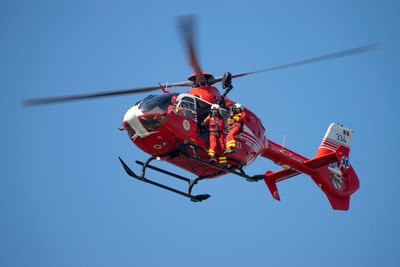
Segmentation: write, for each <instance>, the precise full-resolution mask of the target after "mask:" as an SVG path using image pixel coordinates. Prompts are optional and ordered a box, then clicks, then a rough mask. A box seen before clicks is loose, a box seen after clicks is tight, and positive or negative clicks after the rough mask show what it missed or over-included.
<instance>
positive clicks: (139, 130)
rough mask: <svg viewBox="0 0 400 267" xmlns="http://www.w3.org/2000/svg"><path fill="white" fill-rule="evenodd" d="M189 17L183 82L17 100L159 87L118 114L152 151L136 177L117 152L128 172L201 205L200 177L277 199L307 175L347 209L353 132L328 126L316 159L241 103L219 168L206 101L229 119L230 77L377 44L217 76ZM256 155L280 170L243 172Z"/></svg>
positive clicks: (184, 24)
mask: <svg viewBox="0 0 400 267" xmlns="http://www.w3.org/2000/svg"><path fill="white" fill-rule="evenodd" d="M194 22H195V17H194V16H193V15H187V16H181V17H179V18H178V24H179V26H180V31H181V33H182V36H183V41H184V45H185V48H186V50H187V54H188V55H189V62H190V66H191V68H192V69H193V71H194V74H193V75H191V76H190V77H189V78H188V80H187V81H183V82H177V83H172V84H169V85H167V84H164V85H161V84H158V85H157V86H150V87H143V88H133V89H125V90H118V91H108V92H100V93H94V94H81V95H70V96H60V97H45V98H34V99H28V100H25V101H24V102H23V103H24V105H26V106H31V105H40V104H48V103H58V102H63V101H72V100H81V99H89V98H97V97H106V96H113V95H126V94H134V93H143V92H150V91H159V90H161V91H162V94H160V95H149V96H147V97H146V98H144V99H143V100H140V101H138V102H137V103H136V104H135V105H134V106H132V107H131V108H130V109H129V110H128V111H127V112H126V113H125V115H124V117H123V122H122V127H121V128H120V130H121V131H125V132H126V133H127V135H128V137H129V139H130V140H131V141H132V142H133V144H135V145H136V146H137V147H138V148H140V149H141V150H143V151H144V152H146V153H148V154H149V155H150V157H149V158H148V159H147V160H145V161H136V163H137V164H138V165H140V166H141V173H140V174H137V173H135V172H134V171H133V170H132V169H131V168H130V167H129V166H128V165H127V164H126V163H125V162H124V161H123V160H122V159H121V158H120V157H119V160H120V162H121V164H122V166H123V168H124V170H125V171H126V173H127V174H128V175H129V176H131V177H133V178H135V179H137V180H139V181H142V182H145V183H148V184H152V185H154V186H157V187H161V188H163V189H165V190H168V191H171V192H173V193H176V194H179V195H182V196H184V197H187V198H189V199H190V200H192V201H194V202H201V201H204V200H206V199H208V198H209V197H210V195H209V194H197V195H195V194H193V193H192V191H193V188H194V185H196V184H197V183H198V182H199V181H201V180H204V179H212V178H217V177H221V176H223V175H226V174H232V175H237V176H240V177H242V178H244V179H246V180H247V181H250V182H257V181H260V180H263V181H264V182H265V184H266V186H267V188H268V189H269V191H270V193H271V195H272V197H273V198H274V199H276V200H280V196H279V193H278V189H277V185H276V184H277V183H278V182H281V181H283V180H286V179H289V178H292V177H294V176H297V175H299V174H302V173H303V174H306V175H309V176H310V177H311V178H312V179H313V181H314V182H315V183H316V184H317V186H318V187H319V188H320V189H321V190H322V192H324V193H325V195H326V196H327V198H328V200H329V202H330V204H331V206H332V208H333V209H335V210H348V209H349V205H350V197H351V195H352V194H353V193H354V192H356V191H357V190H358V188H359V179H358V177H357V175H356V173H355V171H354V169H353V167H352V165H351V164H350V161H349V153H350V145H351V139H352V133H353V131H352V130H351V129H349V128H346V127H344V126H343V125H340V124H339V123H331V124H330V125H329V127H328V130H327V132H326V134H325V136H324V137H323V139H322V142H321V144H320V146H319V148H318V150H317V152H316V154H315V156H314V158H311V159H309V158H306V157H304V156H302V155H300V154H298V153H296V152H294V151H291V150H290V149H288V148H286V147H284V146H282V145H279V144H277V143H275V142H273V141H271V140H269V139H267V137H266V133H265V128H264V126H263V124H262V122H261V120H260V119H259V118H258V117H257V116H256V114H254V113H253V112H251V111H250V110H249V109H248V108H247V107H244V106H243V111H244V112H245V113H246V120H245V122H244V126H243V130H242V132H241V133H239V134H238V135H237V136H236V140H237V147H236V151H235V153H234V154H230V155H227V156H226V161H227V162H226V163H224V164H223V165H221V164H218V163H215V162H210V161H209V160H208V150H207V149H208V147H209V133H208V129H207V127H205V126H203V125H202V122H203V121H204V119H205V118H206V117H207V116H208V115H209V113H210V108H211V106H212V105H213V104H216V103H217V104H219V105H220V107H221V108H220V113H221V115H222V117H223V119H224V120H225V121H227V120H228V118H229V116H230V115H231V114H230V113H231V110H230V109H231V108H232V107H233V106H234V105H235V104H236V102H235V101H233V100H231V99H229V98H228V97H227V94H228V93H229V92H230V91H231V90H232V89H233V86H232V80H233V79H235V78H239V77H243V76H247V75H251V74H256V73H261V72H267V71H272V70H278V69H282V68H288V67H294V66H298V65H304V64H310V63H315V62H319V61H323V60H329V59H334V58H338V57H344V56H349V55H354V54H359V53H364V52H368V51H372V50H375V49H376V48H377V45H376V44H373V45H367V46H361V47H357V48H353V49H348V50H344V51H340V52H336V53H332V54H327V55H323V56H319V57H314V58H309V59H306V60H302V61H296V62H293V63H289V64H284V65H279V66H275V67H270V68H266V69H262V70H257V71H252V72H245V73H239V74H233V75H232V74H231V73H230V72H226V73H225V74H224V75H223V76H220V77H214V76H213V75H212V74H210V73H206V72H203V71H202V69H201V67H200V64H199V61H198V59H197V54H196V51H195V43H194ZM219 82H220V83H221V84H222V88H223V89H224V90H225V92H224V93H223V94H221V93H220V91H219V90H218V89H217V88H216V87H215V86H214V85H215V84H216V83H219ZM171 87H172V88H175V87H191V89H190V90H189V91H187V92H186V93H177V92H170V91H169V90H168V89H169V88H171ZM227 134H228V129H226V130H225V131H224V132H223V135H224V137H225V136H226V135H227ZM260 156H261V157H264V158H267V159H270V160H272V161H273V162H274V163H275V164H278V165H280V166H281V167H282V169H281V170H279V171H276V172H272V171H269V170H268V171H266V172H265V173H261V174H256V175H249V174H248V173H246V172H245V170H244V168H245V167H246V166H249V165H250V164H251V163H252V162H254V160H256V159H257V158H258V157H260ZM160 160H162V161H166V162H168V163H171V164H173V165H175V166H177V167H179V168H181V169H184V170H186V171H188V172H190V173H192V174H194V175H195V176H196V178H194V179H193V178H188V177H184V176H181V175H178V174H176V173H173V172H170V171H168V170H166V169H162V168H159V167H156V166H154V165H153V164H151V163H152V162H153V161H160ZM147 169H152V170H154V171H157V172H159V173H162V174H165V175H168V176H171V177H173V178H176V179H179V180H182V181H184V182H187V183H188V190H187V191H181V190H179V189H176V188H173V187H171V186H167V185H165V184H161V183H158V182H155V181H154V180H151V179H149V178H148V177H147V176H146V170H147Z"/></svg>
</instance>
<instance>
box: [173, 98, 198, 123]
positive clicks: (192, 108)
mask: <svg viewBox="0 0 400 267" xmlns="http://www.w3.org/2000/svg"><path fill="white" fill-rule="evenodd" d="M176 114H177V115H179V116H183V117H185V118H189V119H193V120H195V119H196V105H195V104H194V99H193V98H191V97H188V96H184V97H182V99H181V101H180V102H179V104H178V107H177V109H176Z"/></svg>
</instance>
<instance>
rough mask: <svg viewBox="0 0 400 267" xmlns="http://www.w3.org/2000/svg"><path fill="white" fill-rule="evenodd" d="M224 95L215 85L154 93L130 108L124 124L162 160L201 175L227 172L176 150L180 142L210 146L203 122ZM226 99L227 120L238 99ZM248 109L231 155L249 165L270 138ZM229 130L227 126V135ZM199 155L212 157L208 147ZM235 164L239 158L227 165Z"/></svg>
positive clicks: (142, 146)
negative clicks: (234, 151) (154, 94)
mask: <svg viewBox="0 0 400 267" xmlns="http://www.w3.org/2000/svg"><path fill="white" fill-rule="evenodd" d="M220 98H221V95H220V93H219V91H218V90H217V89H216V88H215V87H212V86H203V87H197V88H194V89H192V90H190V91H188V93H184V94H179V93H165V94H163V95H158V96H152V95H150V96H148V97H146V98H145V99H143V100H142V101H139V102H138V103H137V104H136V105H135V106H133V107H132V108H130V109H129V110H128V111H127V112H126V114H125V116H124V119H123V126H124V128H125V130H126V131H127V133H128V136H129V137H130V139H131V140H132V142H133V143H134V144H135V145H136V146H138V147H139V148H140V149H141V150H143V151H144V152H146V153H148V154H150V155H153V156H160V157H161V159H162V160H165V161H167V162H169V163H172V164H174V165H176V166H178V167H180V168H182V169H185V170H187V171H189V172H191V173H193V174H195V175H197V176H209V177H216V176H220V175H222V174H224V173H223V172H222V173H221V172H220V171H219V170H218V169H216V168H214V167H212V166H209V165H206V164H203V163H201V162H199V161H196V160H193V159H191V158H188V157H186V156H184V155H182V154H179V153H175V152H176V150H177V146H178V143H181V144H183V143H187V142H190V143H192V144H195V145H197V146H200V147H202V148H204V149H205V150H207V149H208V147H209V140H208V139H209V134H208V131H207V130H208V129H207V128H206V127H205V126H202V125H201V123H202V122H203V120H204V119H205V118H206V117H207V116H208V114H209V113H210V107H211V105H212V104H213V103H215V101H216V100H218V99H220ZM225 102H226V108H225V109H221V113H222V116H223V117H224V118H225V120H227V119H228V117H229V106H231V105H233V104H234V103H235V102H233V101H231V100H229V99H227V98H225ZM244 111H245V112H246V116H247V119H246V121H245V123H244V127H243V131H242V132H241V133H240V134H239V135H238V136H237V149H236V153H235V154H233V155H231V156H230V157H232V158H234V159H236V160H238V161H241V162H244V163H245V164H246V165H249V164H250V163H252V162H253V161H254V160H255V159H256V158H257V157H258V156H259V155H261V154H262V153H263V151H264V149H265V148H266V144H267V139H266V136H265V129H264V127H263V126H262V124H261V121H260V120H259V118H258V117H257V116H256V115H255V114H254V113H252V112H251V111H250V110H248V109H247V108H244ZM226 125H228V124H227V123H226ZM228 131H229V129H228V128H227V129H226V130H225V131H224V133H223V134H224V136H226V135H227V133H228ZM217 154H218V155H219V156H223V151H217ZM198 156H199V157H200V158H201V159H204V160H208V155H207V153H206V151H202V150H201V151H199V155H198ZM235 164H237V162H234V161H230V160H228V162H227V165H235Z"/></svg>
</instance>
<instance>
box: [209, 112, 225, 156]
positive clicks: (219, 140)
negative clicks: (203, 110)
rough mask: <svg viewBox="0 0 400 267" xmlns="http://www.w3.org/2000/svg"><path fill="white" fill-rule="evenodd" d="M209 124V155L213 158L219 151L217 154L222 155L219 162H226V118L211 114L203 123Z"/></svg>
mask: <svg viewBox="0 0 400 267" xmlns="http://www.w3.org/2000/svg"><path fill="white" fill-rule="evenodd" d="M207 124H208V130H209V132H210V138H209V142H210V148H209V150H208V155H209V156H210V157H211V158H215V154H216V152H217V154H218V155H220V157H219V163H220V164H225V163H226V157H225V156H223V153H224V143H225V142H224V135H223V131H224V129H225V120H224V118H223V117H222V116H221V115H218V116H215V117H214V116H209V117H207V118H206V119H205V120H204V122H203V125H207ZM216 150H217V151H216Z"/></svg>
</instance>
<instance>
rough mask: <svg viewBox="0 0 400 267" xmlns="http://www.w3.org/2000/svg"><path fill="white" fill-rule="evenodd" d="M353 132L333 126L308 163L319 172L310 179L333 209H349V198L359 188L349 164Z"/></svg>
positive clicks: (336, 125)
mask: <svg viewBox="0 0 400 267" xmlns="http://www.w3.org/2000/svg"><path fill="white" fill-rule="evenodd" d="M352 133H353V131H352V130H350V129H348V128H345V127H343V126H341V125H339V124H335V123H332V124H331V125H330V126H329V128H328V130H327V132H326V134H325V137H324V138H323V139H322V142H321V145H320V146H319V148H318V150H317V153H316V155H315V157H314V159H312V160H310V161H309V162H308V163H306V165H308V166H310V167H312V168H316V169H318V172H317V174H315V175H312V176H311V177H312V178H313V180H314V181H315V182H316V183H317V184H318V185H319V186H320V187H321V189H322V191H324V193H325V194H326V196H327V197H328V200H329V202H330V203H331V205H332V207H333V208H334V209H339V210H348V209H349V204H350V195H351V194H352V193H354V192H355V191H357V189H358V188H359V180H358V177H357V175H356V173H355V171H354V170H353V167H352V166H351V164H350V161H349V153H350V145H351V137H352ZM326 164H327V165H326Z"/></svg>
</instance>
